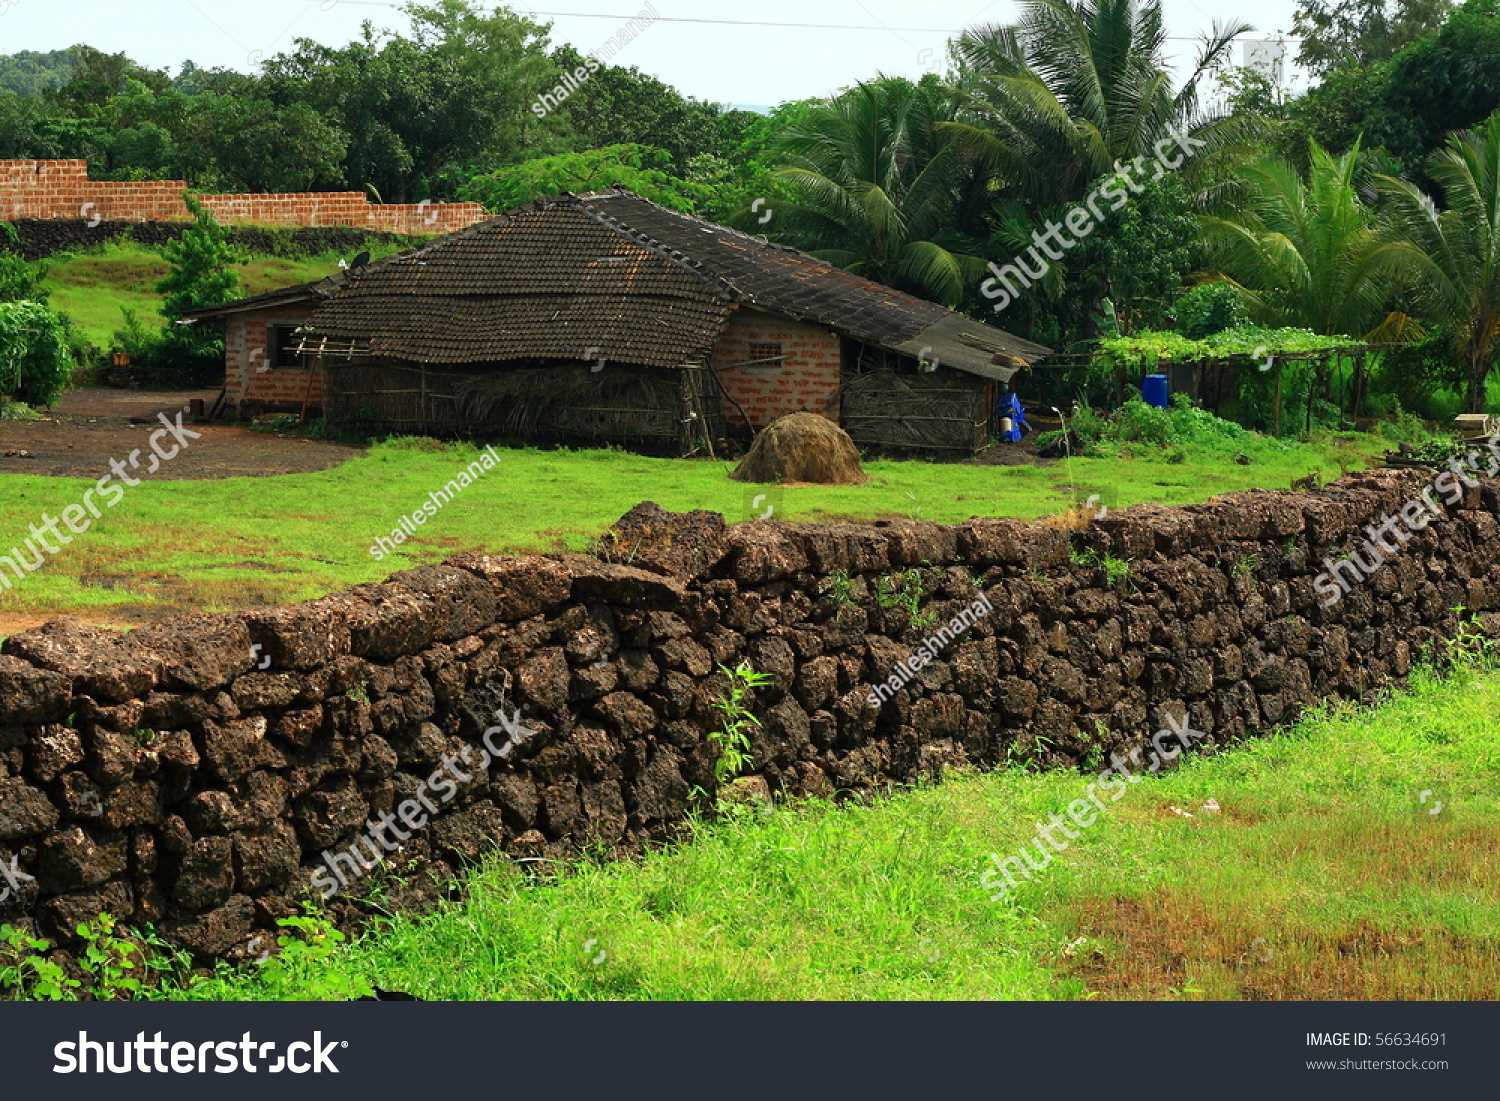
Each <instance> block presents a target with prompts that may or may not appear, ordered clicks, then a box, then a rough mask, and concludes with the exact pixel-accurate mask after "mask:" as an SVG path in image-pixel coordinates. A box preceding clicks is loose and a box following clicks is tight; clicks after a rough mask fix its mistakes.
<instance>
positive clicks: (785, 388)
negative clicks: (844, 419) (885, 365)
mask: <svg viewBox="0 0 1500 1101" xmlns="http://www.w3.org/2000/svg"><path fill="white" fill-rule="evenodd" d="M752 343H755V344H759V343H768V344H780V345H781V350H782V353H783V354H784V355H785V356H786V357H787V358H786V359H785V360H784V361H783V362H782V363H781V364H779V365H776V364H772V365H769V366H765V367H735V368H732V369H730V370H723V368H724V367H725V366H726V365H727V364H731V363H744V362H745V361H746V360H748V359H750V358H751V355H750V345H751V344H752ZM839 349H840V342H839V336H838V334H837V333H834V332H831V331H829V330H828V329H825V328H823V327H822V326H821V325H812V324H809V323H808V322H805V321H793V320H792V319H790V318H786V317H777V316H775V315H774V314H767V313H761V312H760V311H758V310H750V309H745V308H741V309H739V310H737V311H735V314H734V316H733V317H731V318H730V320H729V325H728V326H727V327H726V328H725V330H724V334H723V335H722V336H721V337H720V338H719V343H718V345H717V346H716V347H715V348H714V354H713V364H714V367H715V368H717V369H719V370H718V375H719V379H720V381H722V382H723V384H724V389H725V390H726V391H727V392H728V393H729V395H730V396H732V397H733V398H734V399H735V401H737V402H739V403H740V405H741V406H743V407H744V409H745V412H746V413H747V414H749V416H750V419H751V421H752V422H753V423H754V424H755V425H756V427H764V426H765V425H767V424H770V423H771V422H772V421H774V420H775V419H776V418H777V417H780V416H784V415H785V414H787V413H795V412H797V410H799V409H806V410H809V411H810V412H813V413H819V414H821V415H823V416H825V417H827V418H829V419H830V420H832V421H837V420H838V419H839V400H838V394H839V382H840V377H841V374H842V372H841V358H840V350H839ZM724 416H725V417H726V418H728V420H729V423H731V424H744V423H745V419H744V417H741V416H740V413H739V410H738V409H736V408H735V407H734V406H733V405H732V404H730V403H729V402H728V401H725V403H724Z"/></svg>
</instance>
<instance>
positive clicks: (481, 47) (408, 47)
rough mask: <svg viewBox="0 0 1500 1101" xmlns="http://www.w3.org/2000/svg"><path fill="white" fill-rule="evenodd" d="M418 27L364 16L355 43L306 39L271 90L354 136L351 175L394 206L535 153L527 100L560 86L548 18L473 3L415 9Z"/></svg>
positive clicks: (272, 74) (443, 1) (267, 91)
mask: <svg viewBox="0 0 1500 1101" xmlns="http://www.w3.org/2000/svg"><path fill="white" fill-rule="evenodd" d="M402 10H403V11H405V12H406V13H407V14H408V15H409V16H410V18H411V22H412V28H413V30H412V34H411V35H410V36H403V35H398V34H393V33H392V32H389V31H377V30H376V29H375V27H374V26H373V25H372V24H370V23H366V24H365V25H364V28H363V36H362V38H361V39H360V40H359V41H356V42H352V43H350V44H348V45H346V46H341V47H337V48H335V47H331V46H324V45H320V44H319V43H316V42H313V41H311V40H309V39H298V40H297V42H296V48H295V49H294V50H293V51H292V52H291V53H289V54H278V55H277V56H276V57H273V58H271V59H269V60H268V61H267V62H266V63H265V73H266V75H265V78H264V80H263V82H262V92H261V94H263V95H266V96H268V97H269V98H271V99H272V100H274V101H275V102H277V103H279V104H282V105H291V104H302V105H304V106H306V107H309V108H311V109H312V110H313V111H314V112H315V113H316V114H317V115H318V116H320V117H321V118H322V119H323V120H325V121H326V122H327V123H329V124H330V125H331V126H332V127H334V128H336V129H337V131H338V132H340V133H342V134H343V135H344V136H345V139H346V142H347V144H346V147H345V150H346V151H345V154H344V166H343V177H344V180H345V182H346V183H347V184H349V185H352V186H354V187H359V188H368V189H370V190H372V191H373V192H374V193H375V195H376V196H377V197H378V198H380V199H381V200H383V201H385V202H415V201H417V200H420V199H424V198H433V199H441V198H449V197H451V196H452V194H453V192H454V191H455V190H456V189H457V187H458V186H459V185H460V184H461V183H462V182H463V181H465V180H467V179H468V178H469V177H470V176H471V175H473V174H474V173H475V172H476V171H483V170H493V169H494V167H495V166H497V165H499V164H504V163H508V162H515V161H518V160H523V159H525V157H526V156H527V155H528V154H529V152H530V151H531V150H532V149H533V148H535V142H536V137H537V133H536V130H537V121H538V120H537V118H536V116H535V115H533V114H532V113H531V110H530V108H529V104H530V102H531V100H532V98H533V97H534V96H535V94H536V93H537V91H539V90H541V89H543V88H550V87H551V86H552V85H553V84H554V83H555V79H554V78H555V73H556V67H555V65H553V63H552V62H551V61H550V60H548V58H547V56H546V45H547V39H546V33H547V29H548V26H549V25H548V24H543V23H537V22H534V21H532V20H531V19H528V18H526V17H524V16H520V15H516V14H514V13H513V12H511V11H509V10H508V9H505V8H496V9H495V10H494V11H493V12H490V13H486V12H484V11H483V9H481V8H480V7H479V6H478V5H477V4H475V3H472V2H470V0H438V2H437V3H432V4H408V5H406V6H405V7H404V8H403V9H402Z"/></svg>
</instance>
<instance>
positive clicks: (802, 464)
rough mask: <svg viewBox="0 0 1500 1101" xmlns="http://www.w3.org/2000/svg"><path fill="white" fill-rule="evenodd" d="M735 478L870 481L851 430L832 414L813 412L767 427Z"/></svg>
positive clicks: (838, 483)
mask: <svg viewBox="0 0 1500 1101" xmlns="http://www.w3.org/2000/svg"><path fill="white" fill-rule="evenodd" d="M730 477H731V478H733V479H735V480H736V481H739V482H814V483H817V484H818V485H831V486H857V485H863V484H864V482H865V480H866V475H865V472H864V469H863V468H862V467H861V466H860V465H859V449H858V448H857V447H855V446H854V441H853V440H851V439H850V438H849V434H848V433H847V432H845V431H844V430H843V429H842V428H840V427H839V426H838V425H836V424H834V423H833V422H832V421H831V420H829V419H828V418H827V417H820V416H818V415H817V414H816V413H807V412H801V413H788V414H787V415H786V416H784V417H781V418H780V419H778V420H775V421H772V422H771V423H770V424H769V425H767V426H766V428H765V429H764V430H763V431H762V432H761V433H760V435H759V436H757V437H755V443H754V444H752V445H751V447H750V453H749V454H748V455H746V456H745V458H744V459H743V460H742V461H741V462H740V465H739V466H737V467H735V468H734V473H733V474H731V475H730Z"/></svg>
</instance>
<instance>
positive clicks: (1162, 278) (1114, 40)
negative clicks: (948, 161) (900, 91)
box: [938, 0, 1250, 344]
mask: <svg viewBox="0 0 1500 1101" xmlns="http://www.w3.org/2000/svg"><path fill="white" fill-rule="evenodd" d="M1249 29H1250V28H1249V27H1248V26H1247V25H1238V26H1228V27H1226V26H1216V27H1215V28H1214V31H1213V32H1212V33H1211V34H1210V35H1208V36H1207V37H1206V38H1205V40H1204V42H1203V44H1202V46H1201V48H1200V50H1199V53H1198V58H1197V62H1196V64H1195V66H1194V68H1193V69H1192V70H1191V71H1190V72H1189V73H1188V75H1187V79H1186V81H1184V82H1183V83H1182V85H1181V87H1180V88H1178V89H1177V90H1175V91H1174V83H1175V81H1174V78H1173V76H1172V74H1171V72H1170V71H1169V69H1168V56H1167V49H1168V47H1167V39H1166V28H1165V26H1164V24H1163V21H1162V13H1161V7H1160V4H1159V3H1158V2H1157V0H1144V2H1139V0H1082V2H1079V3H1071V2H1069V0H1025V2H1024V3H1023V4H1022V15H1021V19H1020V20H1019V22H1017V23H1015V24H1012V25H1005V26H1001V25H993V24H992V25H987V26H982V27H978V28H973V29H970V30H968V31H966V32H965V33H964V34H963V36H962V37H961V38H960V39H958V41H957V42H956V43H954V45H953V47H952V54H953V58H954V62H955V68H956V77H955V83H956V87H957V94H958V98H959V105H960V111H959V113H958V116H957V117H956V118H955V119H954V120H953V121H951V122H946V123H944V124H942V125H940V126H939V127H938V129H939V130H940V131H942V132H944V133H945V134H947V135H949V136H951V137H952V138H953V140H954V142H955V144H956V146H957V147H958V149H959V150H960V151H961V153H962V155H963V157H964V159H965V161H966V162H967V163H969V164H970V165H972V166H973V168H974V169H975V170H976V172H977V173H978V175H979V177H980V179H982V180H983V181H984V182H986V183H987V184H988V188H989V190H988V192H987V193H982V196H981V197H982V199H983V201H984V203H985V205H986V206H987V207H989V208H990V209H989V211H988V215H989V216H988V219H987V222H988V226H989V231H988V234H987V236H988V238H989V239H988V243H987V245H986V246H985V248H984V251H985V252H986V253H987V254H988V256H989V257H991V258H992V259H994V260H996V261H998V262H999V263H1000V264H1006V263H1008V262H1010V261H1011V259H1012V257H1015V256H1017V255H1021V254H1025V253H1027V250H1028V249H1032V248H1033V247H1034V246H1035V242H1036V238H1037V235H1038V234H1041V233H1044V232H1045V231H1046V229H1047V226H1048V224H1049V222H1052V223H1060V222H1061V220H1062V218H1063V217H1064V216H1065V215H1066V214H1067V213H1068V211H1069V210H1070V209H1071V208H1072V207H1073V206H1075V205H1076V204H1078V203H1080V202H1081V201H1083V200H1084V199H1085V198H1087V196H1088V195H1089V194H1090V193H1091V192H1093V191H1094V190H1095V188H1097V187H1098V186H1099V185H1100V184H1101V183H1102V182H1104V180H1105V179H1106V178H1107V177H1109V176H1111V175H1112V174H1114V173H1115V172H1116V171H1117V170H1118V169H1119V168H1120V167H1121V166H1123V165H1132V166H1134V168H1135V170H1136V171H1137V172H1138V173H1139V174H1141V175H1142V176H1144V175H1145V173H1141V172H1140V170H1141V169H1142V168H1145V167H1146V166H1148V165H1149V163H1150V162H1151V161H1152V160H1153V159H1154V158H1155V157H1156V156H1157V155H1158V154H1157V148H1158V143H1160V142H1162V141H1173V140H1175V135H1177V134H1179V133H1183V132H1185V131H1188V130H1190V129H1191V130H1192V133H1193V135H1194V137H1195V138H1197V139H1199V140H1203V141H1207V142H1210V143H1211V145H1210V152H1209V154H1200V156H1199V157H1198V159H1197V160H1196V161H1195V160H1191V159H1190V160H1188V161H1187V162H1186V163H1185V164H1183V165H1182V166H1181V174H1182V176H1183V178H1184V179H1193V178H1196V177H1198V176H1201V175H1202V174H1203V173H1204V163H1200V162H1210V160H1211V158H1212V156H1214V155H1215V154H1214V153H1213V150H1214V149H1215V148H1217V147H1219V146H1223V145H1225V144H1226V143H1227V142H1228V141H1229V139H1230V137H1232V136H1233V135H1232V131H1231V128H1230V127H1229V126H1228V125H1226V124H1223V123H1217V124H1213V125H1208V126H1203V125H1197V126H1195V123H1198V122H1199V108H1198V92H1199V86H1200V84H1201V83H1202V81H1203V80H1204V79H1205V78H1206V77H1207V75H1208V74H1209V72H1210V71H1211V70H1212V67H1213V66H1214V65H1215V64H1216V63H1218V62H1219V61H1220V60H1222V59H1223V58H1224V57H1225V55H1226V54H1227V52H1228V50H1229V48H1230V45H1231V43H1232V40H1233V38H1234V36H1235V35H1236V34H1239V33H1241V32H1242V31H1246V30H1249ZM1160 175H1161V173H1160V172H1158V173H1157V176H1158V177H1160ZM1132 190H1134V188H1133V189H1132ZM969 194H970V196H971V201H972V197H973V195H974V192H972V191H971V192H969ZM1189 205H1190V195H1189V193H1188V192H1186V191H1184V190H1183V189H1182V188H1180V187H1179V186H1178V185H1177V184H1164V183H1162V182H1161V180H1160V179H1158V180H1155V181H1153V184H1152V186H1151V187H1150V188H1149V189H1148V193H1146V194H1137V195H1135V196H1133V198H1132V199H1131V210H1130V212H1129V213H1121V214H1112V215H1110V224H1111V227H1112V228H1111V230H1110V232H1109V234H1099V233H1096V234H1094V235H1093V236H1091V237H1089V238H1087V239H1086V240H1083V241H1079V242H1076V243H1075V247H1073V248H1072V249H1071V250H1070V251H1068V252H1066V253H1065V254H1064V255H1063V257H1062V258H1061V259H1060V260H1057V259H1055V258H1054V262H1051V263H1049V264H1047V265H1046V266H1045V270H1044V271H1043V274H1042V276H1041V279H1040V285H1039V286H1038V287H1036V288H1035V289H1034V290H1033V291H1032V292H1031V293H1030V294H1027V295H1024V296H1022V300H1021V301H1019V302H1017V303H1016V304H1015V306H1014V307H1008V310H1009V312H1007V313H1006V315H1005V316H1006V320H1007V324H1008V326H1010V327H1013V328H1015V329H1016V330H1017V331H1019V332H1022V333H1025V334H1028V335H1030V336H1032V337H1033V338H1035V339H1038V340H1044V341H1047V342H1048V343H1052V344H1059V343H1063V344H1066V343H1071V342H1072V341H1074V340H1076V339H1078V338H1092V337H1094V336H1096V335H1097V334H1098V332H1099V331H1100V326H1101V323H1103V324H1108V321H1107V318H1108V315H1109V310H1108V309H1107V308H1106V302H1107V301H1116V302H1120V303H1121V306H1120V308H1121V310H1122V312H1123V313H1124V315H1125V317H1126V320H1127V323H1129V322H1130V321H1131V320H1132V316H1131V315H1132V314H1140V315H1141V316H1140V317H1139V318H1138V319H1136V320H1141V321H1148V322H1149V321H1152V320H1154V319H1155V318H1157V317H1159V316H1160V315H1161V311H1162V310H1163V309H1164V308H1165V307H1166V306H1167V304H1168V303H1169V300H1170V299H1171V298H1172V297H1173V296H1175V294H1177V293H1178V292H1180V290H1181V287H1182V282H1183V275H1184V274H1185V273H1186V272H1187V271H1188V270H1189V269H1190V267H1191V263H1192V260H1191V240H1192V237H1193V236H1194V234H1193V233H1192V232H1190V231H1189V230H1188V229H1187V226H1188V221H1187V218H1186V215H1187V213H1188V210H1189ZM1117 231H1118V232H1120V233H1121V234H1123V238H1122V239H1118V240H1113V241H1106V240H1105V238H1106V237H1107V236H1112V235H1114V234H1115V233H1116V232H1117ZM1124 238H1128V240H1126V239H1124ZM1136 295H1141V296H1143V297H1144V298H1145V299H1146V301H1145V302H1143V303H1142V304H1141V308H1139V309H1136V308H1133V307H1132V306H1131V305H1130V304H1129V303H1128V302H1127V301H1125V299H1128V298H1130V297H1133V296H1136ZM1121 296H1124V297H1123V298H1122V297H1121Z"/></svg>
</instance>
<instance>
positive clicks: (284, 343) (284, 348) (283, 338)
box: [266, 324, 312, 368]
mask: <svg viewBox="0 0 1500 1101" xmlns="http://www.w3.org/2000/svg"><path fill="white" fill-rule="evenodd" d="M297 329H298V326H297V325H295V324H285V325H272V326H271V327H270V328H269V329H268V330H267V332H266V344H267V349H266V351H267V354H266V365H267V366H269V367H301V368H307V367H311V366H312V357H311V356H305V355H298V354H297V346H298V345H299V344H301V343H302V336H303V334H301V333H299V332H298V331H297Z"/></svg>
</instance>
